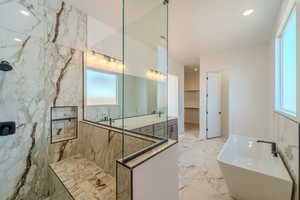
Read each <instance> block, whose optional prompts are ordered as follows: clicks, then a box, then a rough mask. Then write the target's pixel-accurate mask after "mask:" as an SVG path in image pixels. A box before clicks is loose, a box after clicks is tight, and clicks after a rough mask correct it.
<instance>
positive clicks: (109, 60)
mask: <svg viewBox="0 0 300 200" xmlns="http://www.w3.org/2000/svg"><path fill="white" fill-rule="evenodd" d="M86 61H87V63H86V65H87V66H89V67H94V68H97V69H102V70H106V71H111V72H116V73H121V72H122V70H123V69H124V68H125V66H124V65H123V64H122V62H121V61H120V60H118V59H116V58H113V57H110V56H107V55H104V54H100V53H96V52H94V51H89V52H87V54H86Z"/></svg>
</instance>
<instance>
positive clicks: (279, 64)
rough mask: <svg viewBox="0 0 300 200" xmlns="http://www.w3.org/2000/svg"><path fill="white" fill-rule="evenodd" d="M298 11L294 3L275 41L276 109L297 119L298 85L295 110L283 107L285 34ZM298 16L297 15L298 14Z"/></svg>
mask: <svg viewBox="0 0 300 200" xmlns="http://www.w3.org/2000/svg"><path fill="white" fill-rule="evenodd" d="M295 13H296V5H295V4H294V5H293V6H292V7H291V9H289V11H288V15H287V17H286V18H285V19H284V20H283V21H284V22H283V25H282V27H281V28H280V29H279V33H278V34H277V36H276V42H275V51H276V52H275V111H276V112H279V113H281V114H283V115H285V116H287V117H290V118H292V119H294V120H296V117H297V110H298V107H297V87H296V110H295V112H291V111H289V110H287V109H285V108H284V107H283V93H284V91H283V90H284V89H283V80H284V78H283V75H284V73H283V71H284V65H283V59H282V58H283V53H284V52H283V49H282V48H283V39H282V37H283V34H284V32H285V30H286V27H287V25H288V24H289V22H290V20H291V17H292V16H293V15H294V14H295ZM296 16H297V15H296ZM295 74H296V86H297V78H298V77H297V63H296V73H295Z"/></svg>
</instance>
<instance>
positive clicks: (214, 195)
mask: <svg viewBox="0 0 300 200" xmlns="http://www.w3.org/2000/svg"><path fill="white" fill-rule="evenodd" d="M224 143H225V139H224V138H216V139H212V140H206V139H200V138H197V137H195V136H193V135H191V134H186V135H184V136H181V137H180V139H179V154H178V165H179V197H180V200H233V198H231V197H230V195H229V193H228V190H227V186H226V184H225V180H224V178H223V176H222V173H221V171H220V169H219V166H218V163H217V155H218V153H219V152H220V150H221V149H222V146H223V145H224Z"/></svg>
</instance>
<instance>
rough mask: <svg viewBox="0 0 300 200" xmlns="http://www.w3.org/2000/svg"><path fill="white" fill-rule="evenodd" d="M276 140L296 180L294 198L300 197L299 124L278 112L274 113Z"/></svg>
mask: <svg viewBox="0 0 300 200" xmlns="http://www.w3.org/2000/svg"><path fill="white" fill-rule="evenodd" d="M273 120H274V133H275V134H274V140H275V141H276V142H277V143H278V148H279V151H280V154H281V155H282V157H283V159H284V161H285V163H286V165H287V167H288V169H289V171H290V173H291V176H292V177H293V179H294V181H295V184H296V185H295V187H294V188H295V196H294V200H298V199H299V191H296V190H297V188H298V186H299V174H298V173H299V124H298V123H296V122H293V121H291V120H289V119H287V118H285V117H283V116H281V115H279V114H277V113H274V115H273Z"/></svg>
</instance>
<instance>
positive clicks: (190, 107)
mask: <svg viewBox="0 0 300 200" xmlns="http://www.w3.org/2000/svg"><path fill="white" fill-rule="evenodd" d="M184 108H185V109H200V108H199V107H193V106H185V107H184Z"/></svg>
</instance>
